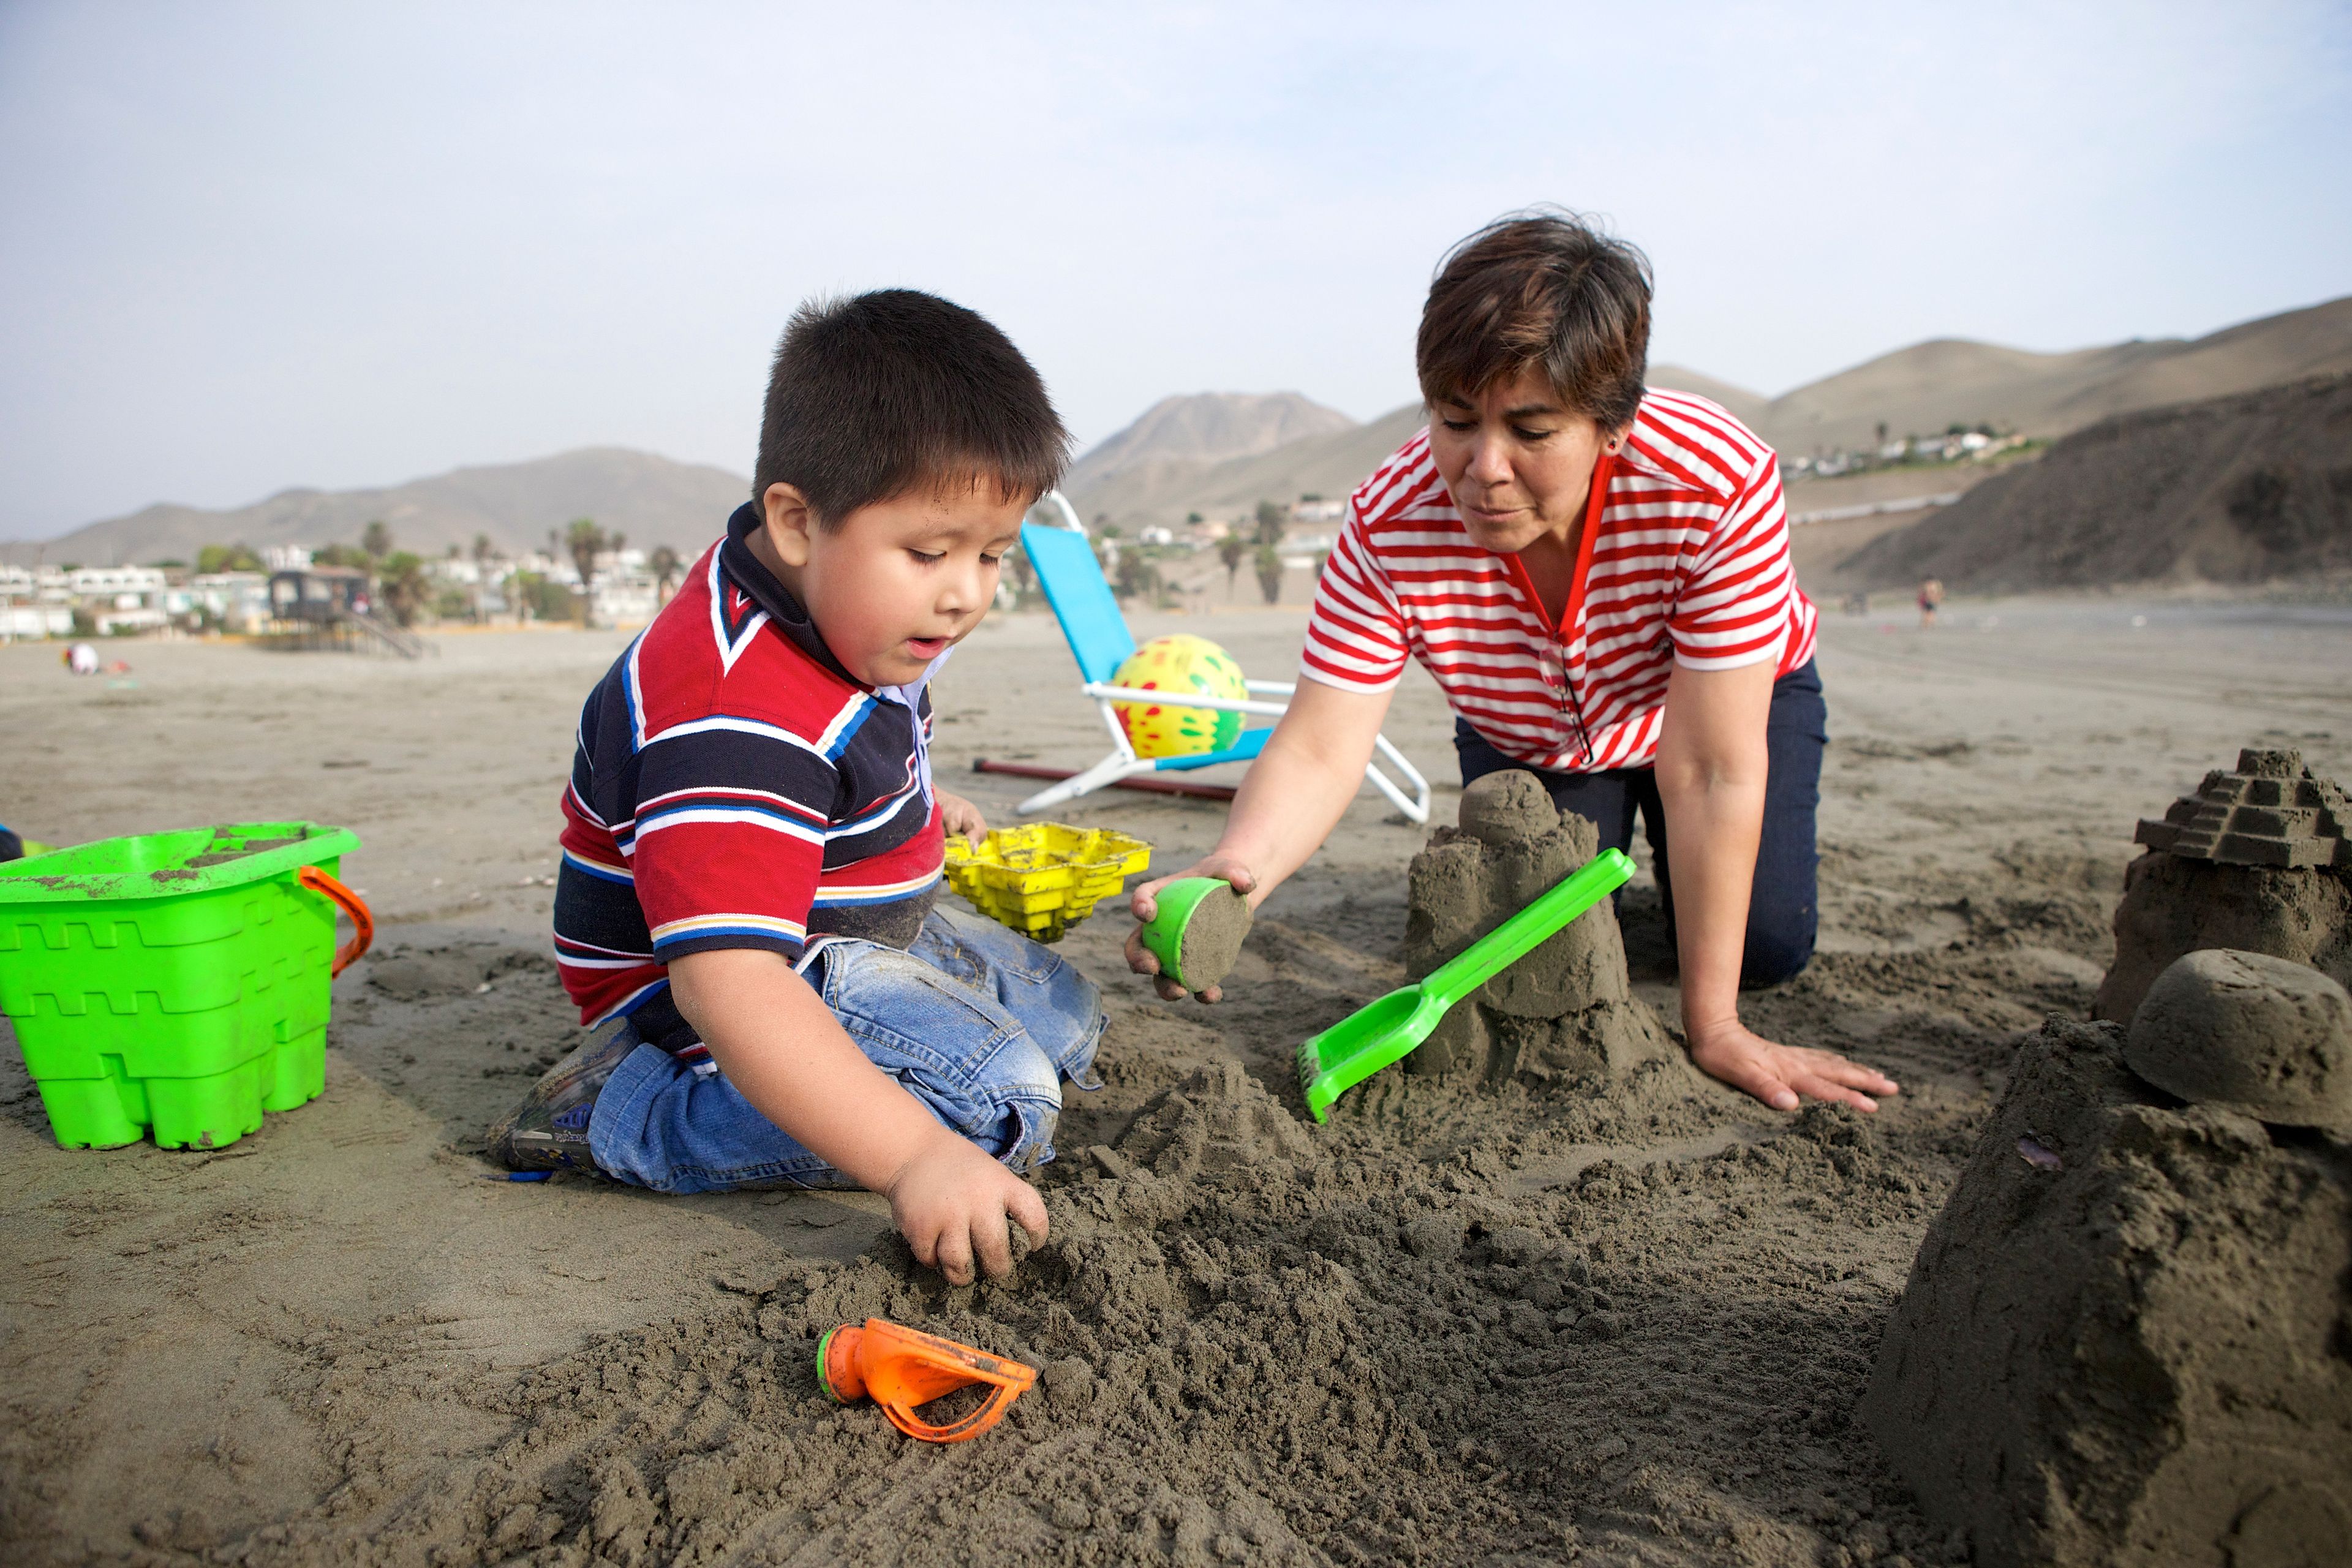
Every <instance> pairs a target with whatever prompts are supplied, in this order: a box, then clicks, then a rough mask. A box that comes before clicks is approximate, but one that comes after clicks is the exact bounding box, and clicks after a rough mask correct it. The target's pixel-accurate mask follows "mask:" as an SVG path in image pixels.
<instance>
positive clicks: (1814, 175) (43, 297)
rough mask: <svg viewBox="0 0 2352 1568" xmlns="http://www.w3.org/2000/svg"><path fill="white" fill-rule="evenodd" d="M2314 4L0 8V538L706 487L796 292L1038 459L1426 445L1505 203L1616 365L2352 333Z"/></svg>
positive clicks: (2323, 46) (1747, 369)
mask: <svg viewBox="0 0 2352 1568" xmlns="http://www.w3.org/2000/svg"><path fill="white" fill-rule="evenodd" d="M2347 153H2352V6H2347V5H2344V4H2341V3H2340V0H2339V3H2336V4H2297V3H2280V4H2265V3H2262V0H2244V3H2241V4H2235V5H2228V6H2217V5H2210V4H2199V5H2169V4H2162V3H2135V4H2127V3H2124V0H2116V3H2114V4H2109V5H2069V4H2066V3H2064V0H2042V3H2038V4H2032V5H2008V4H2005V3H1989V4H1977V5H1948V6H1923V5H1903V4H1898V3H1885V0H1882V3H1875V4H1867V5H1838V4H1822V5H1806V6H1801V7H1800V6H1789V5H1736V4H1724V5H1676V4H1665V3H1657V4H1644V5H1623V4H1612V5H1584V4H1574V3H1563V0H1550V3H1549V4H1543V5H1483V6H1467V5H1465V6H1440V5H1426V4H1424V5H1384V4H1377V3H1370V0H1358V3H1353V4H1339V5H1321V4H1297V5H1292V4H1282V3H1280V0H1275V3H1268V0H1258V3H1256V4H1254V5H1186V4H1181V3H1178V4H1161V5H1152V6H1112V5H1097V6H1075V5H1071V6H1065V5H1044V4H1038V5H970V4H965V5H924V4H902V5H860V6H854V7H853V6H845V5H830V6H808V5H791V4H773V3H771V4H761V5H725V4H717V3H695V0H673V3H671V4H667V5H657V6H656V5H632V6H618V5H593V4H565V5H544V6H541V5H524V4H506V3H499V0H489V3H485V0H469V3H467V4H462V5H448V6H436V5H431V4H425V3H410V0H404V3H403V4H401V5H395V6H383V5H376V6H352V5H330V4H326V3H325V0H317V3H314V4H307V5H246V4H230V3H221V4H194V3H188V4H176V5H171V4H143V5H142V4H136V3H131V0H112V3H96V0H60V3H47V0H0V539H8V538H22V539H37V538H47V537H51V536H54V535H56V534H58V533H60V532H62V531H66V530H68V529H70V528H72V527H75V526H78V525H79V524H81V523H84V522H88V521H93V520H96V519H99V518H103V517H110V516H114V515H117V514H120V513H121V512H125V511H130V510H135V509H137V508H139V507H141V506H143V505H146V504H148V503H150V502H152V501H156V500H174V501H181V502H185V503H188V504H192V505H198V506H209V507H224V506H236V505H243V504H246V503H247V502H251V501H254V500H259V499H261V498H263V497H264V496H266V495H268V494H270V493H272V492H274V491H277V490H278V489H285V488H287V487H289V486H295V485H310V486H317V487H320V488H323V489H344V488H350V487H354V486H360V485H372V484H394V483H399V482H401V481H403V480H405V479H414V478H418V477H422V476H425V475H428V474H433V473H438V472H442V471H446V469H448V468H454V467H457V466H459V465H463V464H473V463H499V462H509V461H515V460H520V459H523V458H534V457H541V456H545V455H548V454H550V453H553V452H558V451H562V450H565V449H568V448H572V447H583V446H590V445H615V446H625V447H636V448H639V449H643V450H647V451H654V452H658V453H661V454H663V455H665V456H667V457H670V458H678V459H681V460H686V461H694V462H707V463H712V464H716V465H718V466H719V467H722V468H729V469H730V470H732V471H734V472H738V473H745V472H748V471H749V469H750V468H751V458H752V451H753V447H754V446H755V445H756V441H757V437H758V423H759V407H760V395H761V387H762V385H763V382H764V376H765V374H766V367H767V361H768V358H769V355H770V354H771V353H772V350H773V346H774V342H775V339H776V335H777V333H778V332H779V331H780V330H781V329H782V324H783V322H784V321H785V319H786V317H787V316H788V315H789V314H790V312H791V310H792V309H793V306H794V305H795V304H796V303H798V302H799V301H800V300H803V299H805V298H807V297H809V296H811V295H814V294H820V293H827V292H841V291H856V290H858V289H867V288H877V287H885V286H910V287H917V288H924V289H933V290H935V291H937V292H940V293H942V294H945V295H947V296H948V297H950V298H951V299H954V300H958V301H960V302H961V303H963V304H966V305H970V306H971V307H972V308H974V309H976V310H980V311H982V313H984V314H986V315H987V316H989V317H990V318H991V319H992V320H993V321H996V322H997V323H998V324H999V325H1000V326H1002V327H1003V328H1004V329H1005V330H1006V331H1008V332H1009V333H1010V334H1011V335H1012V337H1013V341H1014V342H1017V343H1018V344H1020V345H1021V346H1022V348H1023V349H1024V351H1025V352H1026V353H1028V354H1029V355H1030V357H1031V358H1032V359H1033V360H1034V362H1035V363H1036V364H1037V365H1038V367H1039V369H1040V370H1041V371H1042V372H1043V373H1044V374H1045V379H1046V382H1047V384H1048V385H1049V386H1050V387H1051V388H1052V390H1053V393H1054V395H1055V400H1056V403H1057V404H1058V405H1059V406H1060V408H1061V410H1062V412H1063V416H1064V417H1065V419H1066V421H1067V422H1068V424H1069V425H1070V426H1071V428H1072V430H1073V432H1074V433H1075V434H1076V437H1077V438H1078V442H1079V445H1080V446H1081V447H1084V446H1085V445H1087V444H1088V443H1090V442H1093V441H1096V440H1098V439H1100V438H1101V437H1105V436H1107V435H1109V434H1110V433H1111V432H1113V431H1114V430H1116V429H1117V428H1118V426H1121V425H1124V424H1125V423H1126V422H1128V421H1129V419H1132V418H1133V417H1134V416H1136V415H1137V414H1139V413H1140V412H1141V411H1142V410H1143V409H1144V408H1145V407H1147V406H1149V405H1150V404H1151V403H1153V402H1155V401H1156V400H1158V399H1159V398H1160V397H1163V396H1165V395H1170V394H1171V393H1184V392H1198V391H1244V392H1266V391H1276V390H1296V391H1299V392H1303V393H1305V394H1306V395H1308V396H1309V397H1312V398H1314V399H1316V400H1317V401H1318V402H1321V403H1324V404H1328V405H1330V406H1332V407H1335V408H1338V409H1340V410H1342V411H1343V412H1345V413H1347V414H1349V415H1351V416H1355V417H1357V418H1360V419H1366V418H1371V417H1374V416H1378V415H1380V414H1381V413H1384V412H1386V411H1387V410H1389V409H1391V408H1394V407H1396V406H1397V405H1400V404H1403V403H1407V402H1410V401H1412V399H1413V397H1414V391H1413V375H1412V336H1413V328H1414V325H1415V322H1416V321H1417V319H1418V314H1419V310H1420V305H1421V300H1422V298H1423V293H1424V292H1425V290H1426V289H1427V287H1428V283H1429V279H1430V275H1431V272H1432V269H1433V267H1434V266H1435V264H1436V262H1437V260H1438V258H1440V257H1441V256H1442V255H1443V253H1444V250H1445V248H1446V247H1448V246H1449V245H1451V244H1452V243H1453V242H1454V241H1455V240H1457V239H1459V238H1460V237H1463V236H1464V235H1465V234H1466V233H1468V232H1469V231H1471V230H1472V229H1474V228H1475V227H1477V226H1479V225H1480V224H1482V223H1484V222H1486V221H1487V220H1488V219H1490V218H1493V217H1495V216H1498V215H1500V214H1502V213H1505V212H1507V211H1511V210H1514V209H1517V208H1520V207H1524V206H1527V205H1530V204H1535V203H1553V204H1558V205H1565V206H1568V207H1570V208H1572V209H1575V210H1578V211H1581V212H1587V213H1591V214H1595V215H1599V216H1602V217H1604V218H1605V219H1606V220H1607V221H1608V223H1609V224H1610V226H1612V229H1613V230H1614V231H1615V232H1617V233H1619V234H1621V235H1622V236H1624V237H1627V238H1630V239H1632V240H1633V241H1634V242H1635V243H1636V244H1638V245H1640V246H1641V247H1643V249H1644V250H1645V251H1647V253H1648V254H1649V256H1650V257H1651V258H1652V260H1653V262H1654V266H1655V268H1656V274H1657V286H1658V294H1657V304H1656V311H1655V322H1656V324H1655V328H1654V336H1653V340H1652V356H1651V357H1652V359H1653V361H1654V362H1657V363H1675V364H1679V365H1684V366H1686V367H1689V368H1692V369H1696V370H1699V371H1702V372H1704V373H1706V374H1710V375H1714V376H1717V377H1719V378H1721V379H1723V380H1726V381H1729V382H1732V383H1734V384H1739V385H1743V386H1746V387H1748V388H1750V389H1751V390H1754V391H1758V392H1762V393H1766V394H1778V393H1780V392H1784V391H1787V390H1789V389H1790V388H1791V387H1794V386H1797V385H1801V384H1804V383H1806V382H1809V381H1811V380H1814V379H1817V378H1818V377H1820V376H1822V375H1824V374H1830V373H1832V372H1835V371H1837V370H1840V369H1843V368H1844V367H1846V366H1849V365H1852V364H1855V363H1860V362H1862V361H1864V360H1866V359H1869V358H1872V357H1874V356H1875V355H1877V354H1879V353H1885V352H1887V351H1890V350H1893V349H1896V348H1899V347H1902V346H1904V345H1906V344H1908V343H1912V342H1918V341H1920V340H1922V339H1926V338H1932V337H1955V336H1957V337H1969V338H1977V339H1982V340H1986V341H1990V342H2001V343H2007V344H2011V345H2013V346H2017V347H2022V348H2032V349H2042V350H2058V349H2067V348H2075V347H2082V346H2085V345H2088V344H2093V343H2101V342H2116V341H2119V340H2122V339H2126V338H2133V337H2150V338H2153V337H2166V336H2196V335H2199V334H2201V333H2204V332H2207V331H2213V330H2215V329H2217V328H2220V327H2223V326H2226V325H2230V324H2231V323H2233V322H2237V321H2245V320H2250V319H2252V318H2254V317H2258V316H2263V315H2268V314H2271V313H2273V312H2274V311H2277V310H2287V309H2292V308H2294V307H2297V306H2301V305H2308V304H2315V303H2317V302H2319V301H2321V300H2327V299H2332V298H2335V297H2337V296H2340V295H2343V294H2345V293H2347V292H2352V179H2347V177H2346V175H2345V173H2344V170H2345V162H2346V158H2347Z"/></svg>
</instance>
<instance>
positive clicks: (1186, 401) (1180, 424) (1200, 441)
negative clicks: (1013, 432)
mask: <svg viewBox="0 0 2352 1568" xmlns="http://www.w3.org/2000/svg"><path fill="white" fill-rule="evenodd" d="M1355 424H1356V422H1355V421H1354V420H1352V419H1350V418H1349V417H1348V416H1346V415H1344V414H1342V413H1340V412H1339V410H1338V409H1336V408H1326V407H1324V406H1323V405H1321V404H1319V403H1316V402H1312V401H1310V400H1309V399H1307V398H1306V397H1303V396H1301V395H1298V394H1297V393H1296V392H1265V393H1249V392H1200V393H1194V394H1192V395H1189V396H1178V397H1163V398H1161V399H1160V401H1159V402H1157V403H1155V404H1153V405H1151V406H1150V407H1149V408H1147V409H1145V410H1144V411H1143V413H1142V415H1141V416H1139V417H1138V418H1137V419H1136V420H1135V422H1134V423H1133V424H1130V425H1129V426H1127V427H1126V428H1124V429H1122V430H1120V431H1118V432H1117V433H1116V434H1115V435H1112V436H1110V437H1107V438H1105V439H1104V440H1102V441H1100V442H1098V443H1097V444H1096V445H1095V446H1094V447H1090V448H1088V449H1087V453H1086V454H1085V455H1084V456H1083V457H1081V458H1079V459H1078V460H1077V461H1076V463H1073V464H1072V465H1070V472H1069V475H1068V477H1067V479H1066V480H1065V481H1064V485H1063V488H1064V489H1066V490H1067V491H1069V492H1070V493H1072V494H1073V495H1075V494H1076V493H1078V492H1080V491H1082V490H1086V489H1091V488H1093V487H1095V486H1097V485H1100V484H1102V483H1103V482H1104V481H1106V480H1108V479H1110V478H1111V477H1112V476H1114V475H1117V474H1121V473H1125V472H1127V471H1128V470H1129V469H1132V468H1142V467H1146V466H1149V465H1152V464H1163V465H1164V464H1192V465H1197V466H1200V467H1206V466H1208V465H1209V464H1212V463H1218V462H1223V461H1224V460H1226V459H1228V458H1246V457H1252V456H1255V454H1257V453H1260V452H1270V451H1272V450H1273V449H1274V448H1276V447H1281V446H1285V445H1286V444H1288V443H1290V442H1292V441H1297V440H1303V439H1306V438H1307V437H1314V436H1328V435H1334V434H1336V433H1338V432H1339V431H1342V430H1351V429H1353V428H1355Z"/></svg>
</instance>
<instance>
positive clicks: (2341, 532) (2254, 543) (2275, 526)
mask: <svg viewBox="0 0 2352 1568" xmlns="http://www.w3.org/2000/svg"><path fill="white" fill-rule="evenodd" d="M2346 567H2352V375H2330V376H2318V377H2314V378H2312V379H2310V380H2308V381H2304V382H2299V383H2295V384H2290V385H2286V386H2277V387H2272V388H2269V389H2267V390H2264V391H2262V392H2253V393H2246V394H2242V395H2237V396H2231V397H2217V398H2212V399H2210V400H2208V401H2205V402H2201V403H2190V404H2185V405H2180V406H2179V407H2174V408H2160V409H2152V410H2149V411H2147V412H2146V413H2140V414H2126V415H2119V416H2116V417H2115V418H2112V419H2106V420H2103V421H2101V422H2100V423H2099V424H2096V425H2094V426H2091V427H2090V428H2089V429H2087V430H2082V431H2078V432H2076V433H2075V434H2074V435H2072V436H2069V437H2066V438H2065V439H2064V440H2063V441H2060V442H2059V443H2058V444H2057V445H2056V446H2054V447H2052V448H2051V449H2050V451H2049V453H2048V454H2047V455H2046V456H2045V457H2043V458H2042V460H2041V461H2040V462H2038V463H2033V464H2031V465H2028V466H2027V467H2024V468H2019V469H2016V470H2015V471H2013V472H2011V473H2007V474H2002V475H1999V476H1996V477H1995V478H1992V479H1987V480H1986V481H1985V482H1984V483H1982V484H1980V485H1978V486H1977V487H1975V488H1974V489H1970V490H1969V492H1968V493H1967V494H1966V495H1965V496H1963V497H1962V498H1961V499H1960V500H1958V502H1956V503H1954V504H1953V505H1951V506H1949V507H1946V508H1943V509H1942V510H1938V511H1937V512H1936V513H1935V514H1934V515H1932V516H1929V517H1927V518H1926V519H1923V520H1922V521H1919V522H1916V523H1915V524H1913V525H1912V526H1910V527H1909V528H1906V529H1904V530H1902V531H1899V532H1895V533H1889V534H1886V535H1884V536H1882V537H1880V538H1878V539H1875V540H1873V541H1872V542H1870V543H1869V544H1867V545H1865V546H1864V547H1863V549H1862V550H1860V551H1859V552H1856V553H1854V554H1853V556H1850V557H1849V558H1847V559H1846V560H1845V561H1844V562H1843V563H1840V566H1839V571H1840V573H1841V574H1842V575H1843V576H1844V577H1849V578H1854V579H1857V580H1859V581H1861V582H1862V583H1864V584H1866V585H1868V586H1871V587H1882V588H1891V587H1906V586H1908V585H1910V584H1914V583H1916V582H1918V581H1919V580H1920V579H1921V578H1923V577H1940V578H1942V579H1943V580H1944V582H1945V583H1946V584H1948V585H1949V586H1951V587H1953V588H1955V589H1959V590H1963V591H1967V592H1973V593H1988V592H1999V593H2027V592H2034V591H2038V590H2043V589H2052V588H2081V587H2099V586H2105V585H2106V584H2120V583H2140V582H2149V581H2164V582H2194V581H2206V582H2216V583H2259V582H2265V581H2268V580H2270V579H2273V578H2276V577H2283V576H2289V575H2302V574H2311V573H2316V572H2324V571H2333V570H2337V569H2342V568H2346Z"/></svg>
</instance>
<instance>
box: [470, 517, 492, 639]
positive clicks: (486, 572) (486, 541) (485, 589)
mask: <svg viewBox="0 0 2352 1568" xmlns="http://www.w3.org/2000/svg"><path fill="white" fill-rule="evenodd" d="M497 554H498V549H497V547H496V546H495V545H493V544H491V542H490V536H489V535H488V534H487V533H478V534H476V535H474V624H475V625H477V626H479V625H480V624H481V623H482V622H483V621H485V620H487V619H488V617H489V612H488V609H487V608H486V607H485V606H486V605H488V603H489V599H488V593H489V586H490V561H491V558H492V557H494V556H495V555H497Z"/></svg>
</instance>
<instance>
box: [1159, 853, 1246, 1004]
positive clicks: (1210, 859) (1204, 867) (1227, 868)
mask: <svg viewBox="0 0 2352 1568" xmlns="http://www.w3.org/2000/svg"><path fill="white" fill-rule="evenodd" d="M1186 877H1214V878H1216V879H1217V880H1219V881H1221V882H1228V883H1231V884H1232V885H1233V889H1234V892H1236V893H1241V894H1244V895H1245V896H1246V895H1248V894H1250V893H1253V892H1255V891H1256V890H1257V874H1256V873H1255V872H1254V871H1252V870H1251V869H1250V868H1248V867H1247V866H1244V865H1243V864H1242V863H1241V862H1240V861H1239V860H1237V859H1235V858H1234V857H1232V856H1230V855H1222V854H1218V853H1216V852H1214V851H1212V852H1211V853H1210V854H1209V855H1208V856H1207V858H1203V859H1201V860H1196V861H1194V862H1193V863H1192V865H1190V866H1187V867H1185V868H1183V869H1182V870H1181V871H1176V872H1172V873H1171V874H1170V875H1168V876H1165V877H1161V878H1159V879H1155V880H1153V881H1150V882H1146V883H1144V884H1143V886H1141V887H1139V888H1138V889H1135V897H1134V898H1132V899H1130V900H1128V908H1129V909H1130V910H1133V911H1134V913H1135V918H1136V920H1137V921H1149V920H1150V919H1151V918H1152V917H1153V916H1154V915H1156V914H1158V913H1159V912H1160V889H1162V888H1164V887H1166V886H1167V885H1168V884H1169V883H1171V882H1174V881H1180V880H1181V879H1184V878H1186ZM1257 903H1258V900H1255V899H1251V900H1250V908H1252V909H1255V908H1256V907H1257ZM1127 966H1128V967H1129V969H1132V970H1134V971H1135V972H1136V973H1138V974H1149V975H1151V976H1153V977H1154V978H1153V980H1152V983H1151V986H1152V989H1153V990H1155V991H1157V992H1159V993H1160V1000H1162V1001H1164V1002H1180V1001H1181V1000H1183V999H1184V997H1185V996H1186V995H1187V994H1189V993H1187V992H1186V991H1185V989H1184V988H1183V987H1182V986H1181V985H1179V984H1176V983H1175V982H1174V981H1173V980H1167V979H1162V978H1160V977H1159V976H1160V960H1159V958H1158V957H1157V956H1155V955H1154V954H1153V953H1152V952H1150V950H1149V949H1147V948H1146V947H1145V946H1144V945H1143V927H1142V925H1141V924H1138V925H1137V926H1136V928H1135V929H1134V930H1133V931H1129V933H1128V936H1127ZM1197 995H1198V997H1199V999H1200V1000H1201V1001H1203V1002H1215V1001H1218V1000H1221V999H1222V998H1223V996H1224V991H1223V988H1222V987H1220V986H1215V985H1212V986H1210V987H1209V988H1208V989H1207V990H1206V991H1202V992H1199V993H1197Z"/></svg>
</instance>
